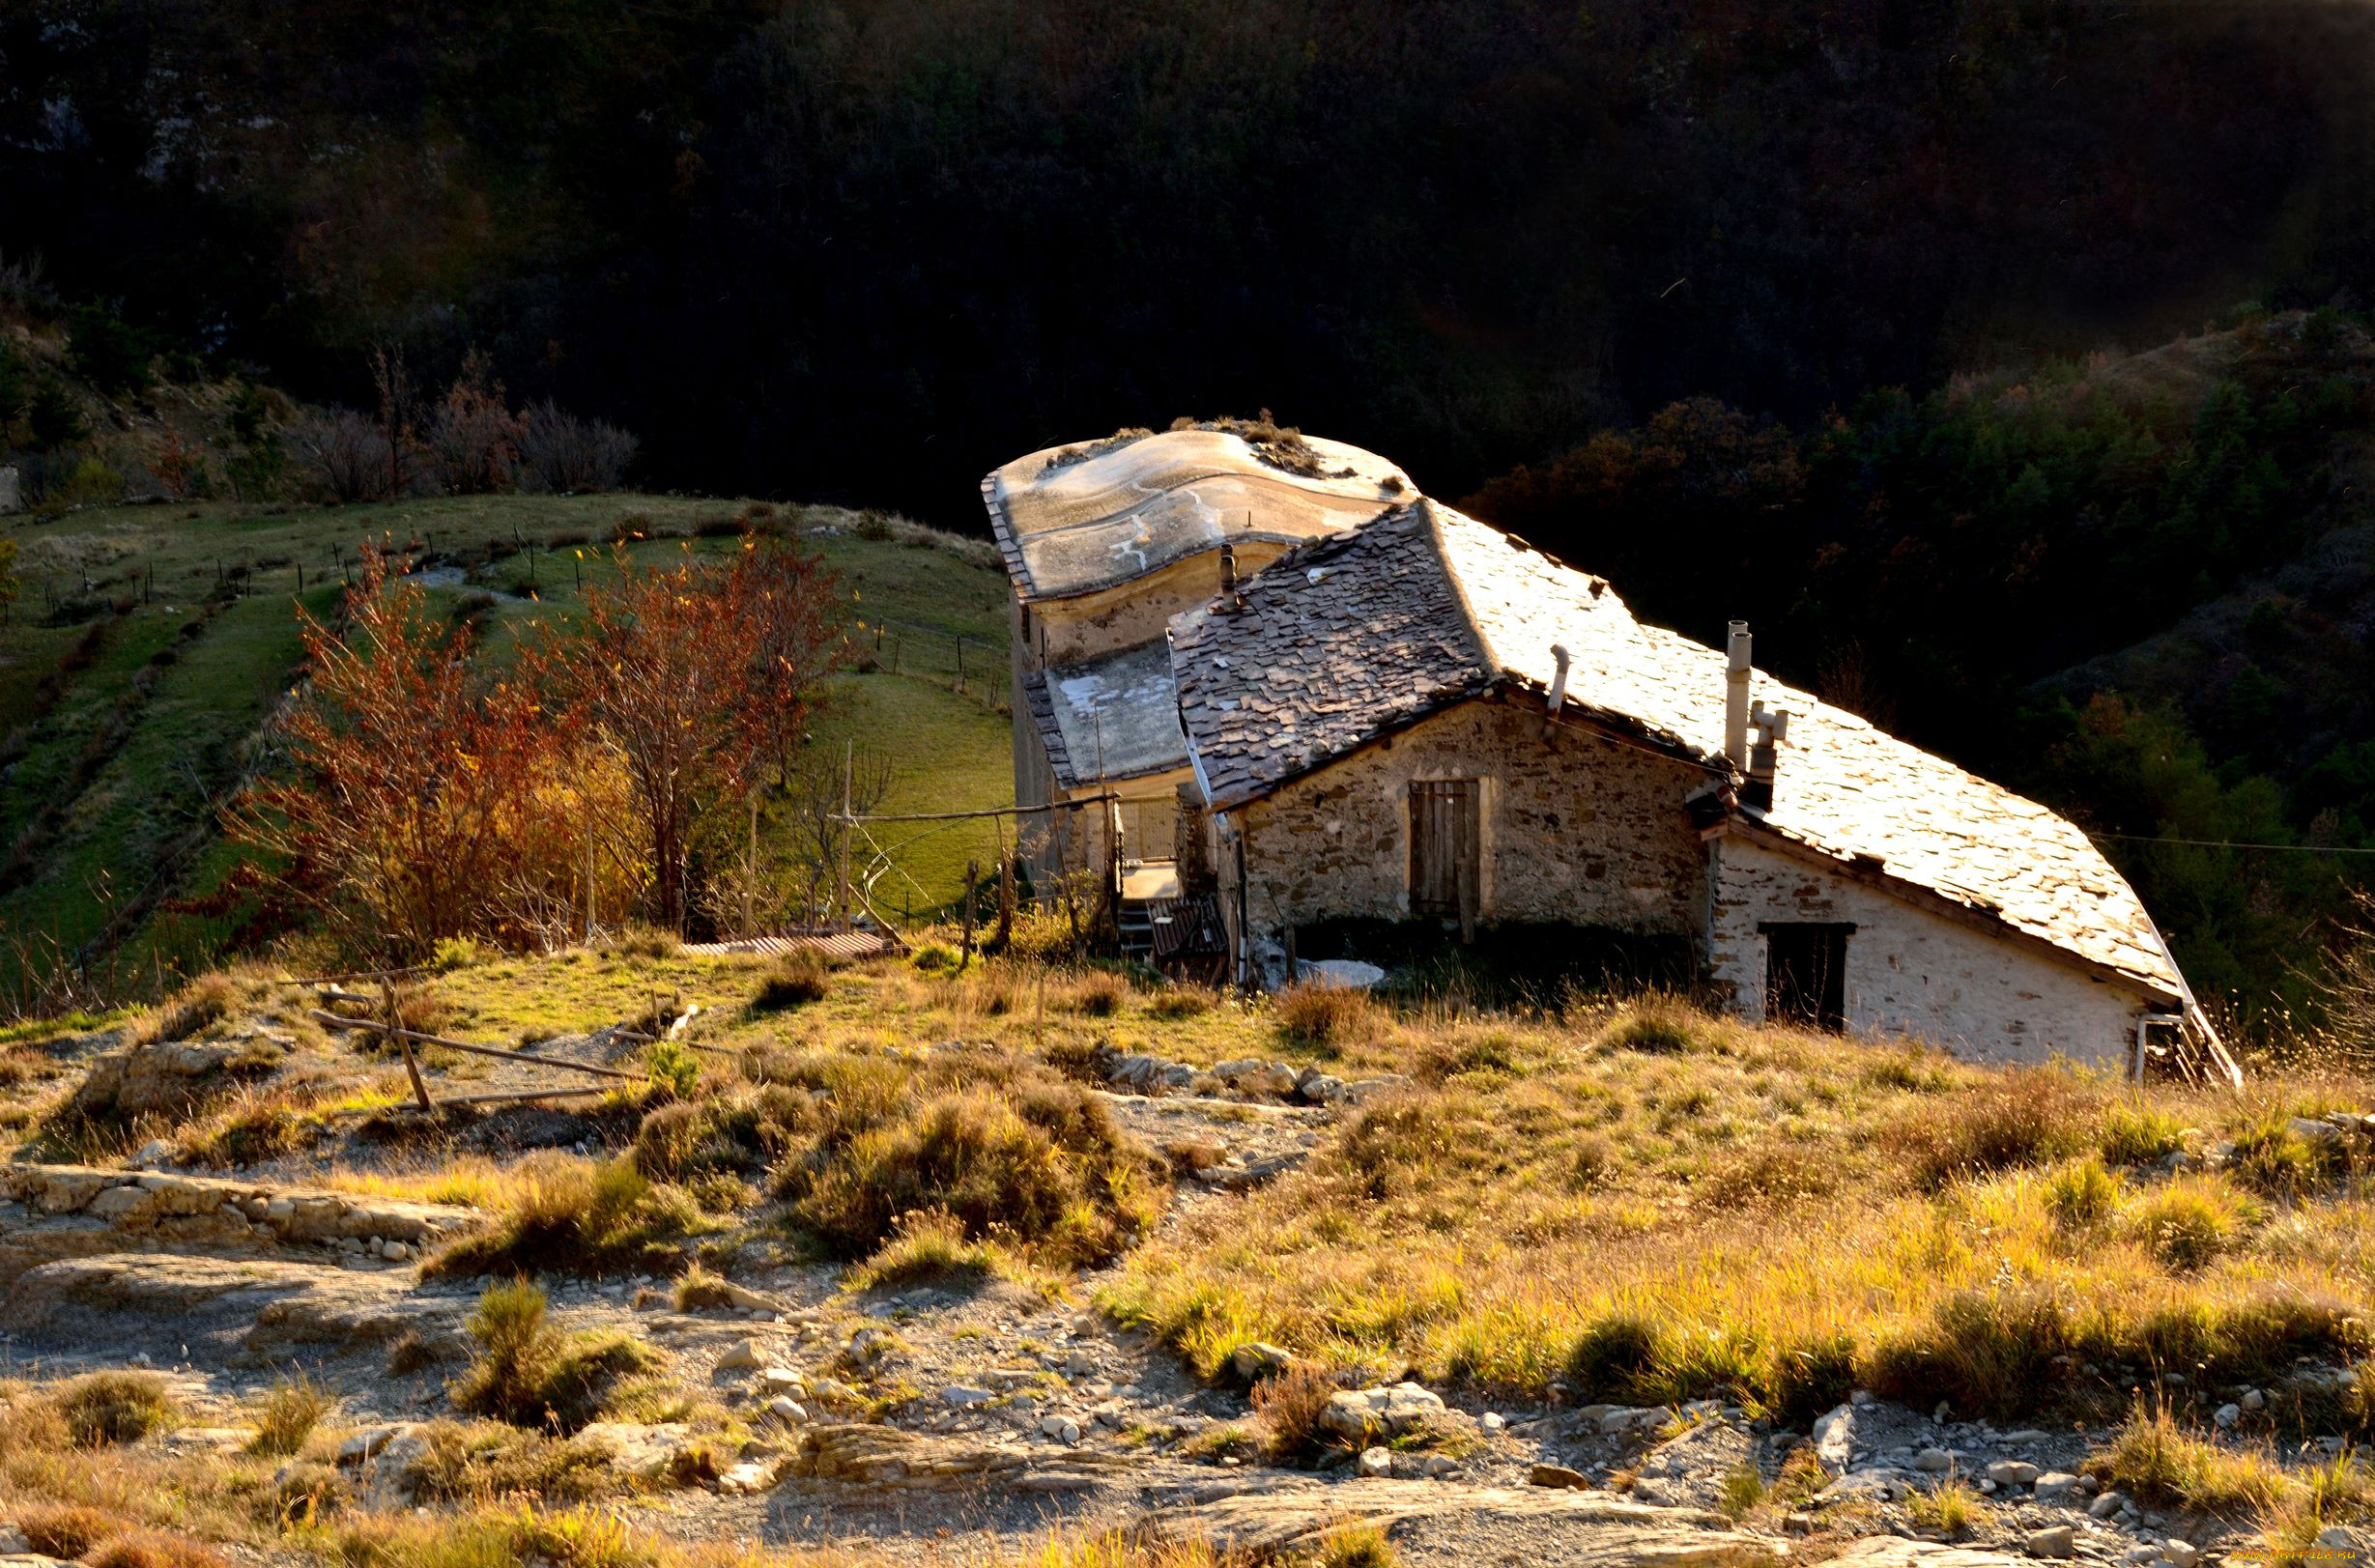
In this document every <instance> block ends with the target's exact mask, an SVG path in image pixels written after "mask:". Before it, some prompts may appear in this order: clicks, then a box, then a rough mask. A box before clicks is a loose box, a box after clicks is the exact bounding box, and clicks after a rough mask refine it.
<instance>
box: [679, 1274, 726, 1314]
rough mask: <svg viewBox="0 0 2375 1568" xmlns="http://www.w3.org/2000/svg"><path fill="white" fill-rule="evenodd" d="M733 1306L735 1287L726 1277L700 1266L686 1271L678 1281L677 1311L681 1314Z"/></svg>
mask: <svg viewBox="0 0 2375 1568" xmlns="http://www.w3.org/2000/svg"><path fill="white" fill-rule="evenodd" d="M733 1304H734V1291H733V1287H732V1286H731V1285H730V1284H728V1283H727V1282H726V1279H725V1276H724V1275H721V1274H713V1273H711V1272H710V1271H709V1270H708V1269H703V1268H702V1267H701V1265H700V1264H695V1265H694V1266H693V1267H692V1268H690V1269H686V1270H685V1271H684V1277H683V1278H682V1279H679V1280H677V1281H676V1310H677V1311H679V1312H700V1311H701V1310H703V1309H708V1310H711V1311H715V1310H717V1309H719V1308H721V1307H730V1306H732V1305H733Z"/></svg>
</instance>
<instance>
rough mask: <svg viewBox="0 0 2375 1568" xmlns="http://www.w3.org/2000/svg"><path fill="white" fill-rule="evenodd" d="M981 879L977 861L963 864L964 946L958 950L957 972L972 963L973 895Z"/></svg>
mask: <svg viewBox="0 0 2375 1568" xmlns="http://www.w3.org/2000/svg"><path fill="white" fill-rule="evenodd" d="M981 879H982V867H981V863H980V862H979V861H972V860H969V861H966V862H965V938H964V946H963V948H962V949H960V950H959V954H958V958H957V967H958V969H959V971H962V970H963V968H964V967H965V965H967V964H969V963H971V962H972V961H973V894H974V890H975V888H976V887H977V886H978V885H979V884H980V882H981Z"/></svg>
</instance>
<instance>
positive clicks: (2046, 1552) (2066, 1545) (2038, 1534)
mask: <svg viewBox="0 0 2375 1568" xmlns="http://www.w3.org/2000/svg"><path fill="white" fill-rule="evenodd" d="M2020 1547H2021V1550H2022V1551H2024V1552H2026V1553H2027V1554H2029V1555H2030V1556H2032V1557H2073V1556H2075V1555H2077V1552H2078V1532H2077V1528H2076V1526H2075V1525H2051V1526H2049V1527H2048V1528H2046V1529H2042V1530H2031V1531H2029V1533H2028V1538H2027V1539H2026V1540H2024V1541H2022V1542H2021V1543H2020Z"/></svg>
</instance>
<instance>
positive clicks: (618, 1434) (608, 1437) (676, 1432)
mask: <svg viewBox="0 0 2375 1568" xmlns="http://www.w3.org/2000/svg"><path fill="white" fill-rule="evenodd" d="M692 1432H693V1429H692V1428H691V1427H689V1426H687V1425H685V1424H684V1423H683V1422H682V1421H660V1422H655V1423H653V1424H651V1425H649V1426H646V1425H644V1423H642V1422H640V1421H596V1422H594V1423H593V1424H592V1425H591V1426H588V1427H586V1428H584V1429H583V1430H581V1431H580V1432H579V1433H578V1435H577V1438H578V1441H580V1442H584V1443H591V1444H597V1445H599V1446H600V1447H602V1448H603V1449H605V1450H607V1451H608V1452H609V1454H610V1456H611V1465H612V1466H613V1468H616V1469H619V1470H623V1471H625V1472H626V1473H627V1474H629V1475H632V1476H634V1477H636V1478H637V1479H638V1480H645V1481H648V1480H653V1479H656V1478H658V1477H660V1476H663V1475H666V1474H667V1473H668V1472H669V1470H670V1468H671V1467H672V1466H673V1465H674V1463H675V1460H676V1456H677V1454H679V1453H681V1452H682V1451H683V1450H684V1448H685V1447H686V1446H687V1445H688V1444H689V1443H690V1442H691V1441H692Z"/></svg>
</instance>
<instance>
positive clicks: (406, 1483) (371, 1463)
mask: <svg viewBox="0 0 2375 1568" xmlns="http://www.w3.org/2000/svg"><path fill="white" fill-rule="evenodd" d="M429 1454H430V1444H429V1439H428V1435H427V1433H426V1432H425V1431H424V1430H423V1429H422V1428H420V1427H418V1426H415V1425H411V1424H407V1425H404V1426H400V1427H397V1428H395V1429H394V1430H393V1431H391V1432H390V1433H389V1434H388V1436H387V1440H386V1442H385V1443H383V1444H381V1446H380V1450H379V1452H378V1453H376V1454H374V1455H373V1456H372V1457H371V1458H370V1459H368V1460H365V1461H364V1462H363V1464H362V1466H361V1468H360V1469H359V1471H358V1474H357V1476H356V1491H357V1493H358V1496H359V1497H360V1500H361V1502H362V1504H363V1506H364V1507H366V1508H377V1509H391V1508H410V1507H412V1506H413V1504H414V1502H415V1500H416V1499H415V1494H416V1493H417V1492H418V1491H419V1489H420V1478H421V1471H422V1469H423V1468H425V1467H426V1466H427V1464H428V1461H429Z"/></svg>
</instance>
